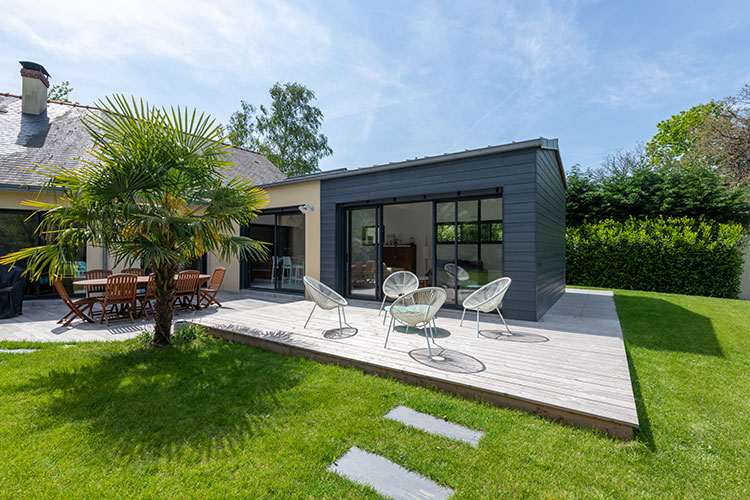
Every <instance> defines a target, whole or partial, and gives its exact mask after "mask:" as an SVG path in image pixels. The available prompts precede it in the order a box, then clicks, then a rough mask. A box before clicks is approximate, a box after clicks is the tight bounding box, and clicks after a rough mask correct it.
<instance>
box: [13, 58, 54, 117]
mask: <svg viewBox="0 0 750 500" xmlns="http://www.w3.org/2000/svg"><path fill="white" fill-rule="evenodd" d="M19 63H21V66H22V67H23V68H22V69H21V77H22V79H23V92H22V94H21V96H22V100H21V112H23V113H28V114H30V115H41V114H42V113H44V112H45V111H46V110H47V89H48V88H49V80H48V77H49V76H50V74H49V73H47V70H46V69H44V66H42V65H41V64H37V63H34V62H31V61H19Z"/></svg>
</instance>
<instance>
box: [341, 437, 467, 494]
mask: <svg viewBox="0 0 750 500" xmlns="http://www.w3.org/2000/svg"><path fill="white" fill-rule="evenodd" d="M328 470H329V471H331V472H335V473H336V474H339V475H341V476H344V477H345V478H347V479H350V480H352V481H354V482H355V483H359V484H363V485H366V486H370V487H371V488H373V489H374V490H375V491H377V492H378V493H380V494H381V495H383V496H386V497H390V498H393V499H395V500H414V499H425V500H427V499H430V500H445V499H447V498H450V496H451V495H453V490H452V489H450V488H445V487H444V486H440V485H438V484H435V483H433V482H432V481H430V480H429V479H427V478H426V477H424V476H421V475H419V474H417V473H416V472H412V471H409V470H406V469H404V468H403V467H401V466H400V465H398V464H395V463H393V462H391V461H390V460H388V459H387V458H384V457H381V456H380V455H375V454H374V453H368V452H366V451H364V450H361V449H359V448H357V447H356V446H354V447H352V448H350V449H349V451H347V452H346V453H345V454H344V456H343V457H341V458H339V459H338V460H336V461H335V462H333V463H332V464H331V465H330V466H328Z"/></svg>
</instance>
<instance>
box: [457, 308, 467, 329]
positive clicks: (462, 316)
mask: <svg viewBox="0 0 750 500" xmlns="http://www.w3.org/2000/svg"><path fill="white" fill-rule="evenodd" d="M464 316H466V308H465V307H464V312H463V313H462V314H461V324H460V325H458V326H464Z"/></svg>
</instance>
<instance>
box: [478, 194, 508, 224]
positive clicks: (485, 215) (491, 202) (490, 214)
mask: <svg viewBox="0 0 750 500" xmlns="http://www.w3.org/2000/svg"><path fill="white" fill-rule="evenodd" d="M481 202H482V220H501V219H502V218H503V199H502V198H486V199H484V200H481Z"/></svg>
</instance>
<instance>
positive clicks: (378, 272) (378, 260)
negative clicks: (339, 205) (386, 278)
mask: <svg viewBox="0 0 750 500" xmlns="http://www.w3.org/2000/svg"><path fill="white" fill-rule="evenodd" d="M368 209H369V210H375V295H374V297H372V296H369V295H367V294H361V293H352V286H351V285H352V261H351V260H352V211H354V210H368ZM383 231H384V228H383V204H382V203H381V204H377V205H374V204H371V205H352V206H347V207H346V256H345V262H346V270H345V273H346V274H345V275H346V278H345V280H344V289H345V291H346V292H345V294H344V295H345V296H346V297H351V298H354V299H372V298H374V299H376V300H381V299H382V298H383V297H382V293H383V292H382V288H383V287H382V280H383V239H384V233H383Z"/></svg>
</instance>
